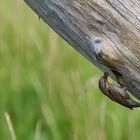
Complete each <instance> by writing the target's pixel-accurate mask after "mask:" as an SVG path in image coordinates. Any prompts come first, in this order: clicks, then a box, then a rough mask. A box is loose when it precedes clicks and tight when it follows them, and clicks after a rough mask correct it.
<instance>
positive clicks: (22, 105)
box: [0, 0, 140, 140]
mask: <svg viewBox="0 0 140 140" xmlns="http://www.w3.org/2000/svg"><path fill="white" fill-rule="evenodd" d="M0 23H1V24H0V140H11V139H12V138H11V135H10V134H9V129H8V126H7V123H6V120H5V118H4V112H8V113H9V115H10V117H11V121H12V124H13V128H14V130H15V134H16V138H17V139H18V140H112V139H113V140H123V139H126V140H138V139H139V137H140V133H139V132H140V119H139V116H140V110H139V109H136V110H134V111H129V110H128V109H126V108H123V107H121V106H120V105H118V104H115V103H113V102H111V101H110V100H108V99H107V98H105V97H104V96H103V95H102V94H101V93H100V91H99V89H98V78H99V76H100V75H101V74H102V73H101V72H100V71H99V70H98V69H97V68H96V67H95V66H93V65H92V64H91V63H90V62H88V61H87V60H86V59H85V58H83V57H82V56H81V55H79V54H78V53H77V52H76V51H74V50H73V49H72V48H71V47H69V45H68V44H67V43H66V42H64V40H63V39H61V38H60V37H58V36H57V35H56V34H55V33H54V32H53V31H52V30H51V29H50V28H49V27H48V26H47V25H46V24H45V23H44V22H43V21H39V20H38V17H37V16H36V15H35V13H34V12H33V11H31V9H30V8H29V7H28V6H27V5H26V4H25V3H24V2H23V1H19V0H14V1H10V0H7V1H4V0H2V1H1V5H0Z"/></svg>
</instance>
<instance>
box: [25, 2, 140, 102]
mask: <svg viewBox="0 0 140 140" xmlns="http://www.w3.org/2000/svg"><path fill="white" fill-rule="evenodd" d="M25 2H26V3H27V4H28V5H29V6H30V7H31V8H32V9H33V10H34V11H35V12H36V13H37V14H38V15H39V17H41V18H42V19H43V20H44V21H45V22H46V23H47V24H48V25H49V26H50V27H51V28H52V29H53V30H55V31H56V32H57V33H58V34H59V35H60V36H62V37H63V38H64V39H65V40H66V41H67V42H68V43H69V44H71V46H72V47H73V48H75V49H76V50H77V51H78V52H80V53H81V54H82V55H84V56H85V57H86V58H87V59H89V60H90V61H91V62H92V63H94V64H95V65H96V66H97V67H99V68H100V69H101V70H102V71H108V72H109V74H110V75H111V77H112V78H113V79H115V80H116V81H118V82H119V83H120V84H121V85H122V86H124V85H125V86H127V87H128V89H129V90H130V91H131V93H132V94H133V95H134V96H135V97H137V98H138V99H140V74H139V73H140V62H139V60H140V16H139V15H140V13H139V7H140V1H138V0H131V1H130V0H127V1H126V0H124V1H121V0H113V1H112V0H25Z"/></svg>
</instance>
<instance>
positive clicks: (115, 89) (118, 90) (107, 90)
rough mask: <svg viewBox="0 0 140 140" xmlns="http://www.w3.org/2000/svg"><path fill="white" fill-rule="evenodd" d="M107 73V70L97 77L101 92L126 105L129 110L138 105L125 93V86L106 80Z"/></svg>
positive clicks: (139, 105) (139, 104) (138, 105)
mask: <svg viewBox="0 0 140 140" xmlns="http://www.w3.org/2000/svg"><path fill="white" fill-rule="evenodd" d="M108 76H109V74H108V73H107V72H105V73H104V75H103V76H102V77H101V78H100V79H99V89H100V90H101V92H102V93H103V94H104V95H106V96H107V97H108V98H110V99H111V100H112V101H115V102H116V103H118V104H120V105H122V106H124V107H127V108H129V109H131V110H133V108H135V107H140V103H139V102H136V101H134V100H132V99H131V98H130V96H129V95H128V93H127V91H126V90H127V88H126V87H121V86H120V85H117V84H113V83H110V82H109V81H108Z"/></svg>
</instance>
